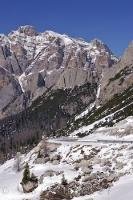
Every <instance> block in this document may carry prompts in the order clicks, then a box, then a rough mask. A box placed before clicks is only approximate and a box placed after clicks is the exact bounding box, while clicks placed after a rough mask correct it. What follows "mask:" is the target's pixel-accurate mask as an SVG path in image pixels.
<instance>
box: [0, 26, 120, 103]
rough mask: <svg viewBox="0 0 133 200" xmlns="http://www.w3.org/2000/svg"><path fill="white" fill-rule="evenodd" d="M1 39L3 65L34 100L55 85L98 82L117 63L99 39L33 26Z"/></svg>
mask: <svg viewBox="0 0 133 200" xmlns="http://www.w3.org/2000/svg"><path fill="white" fill-rule="evenodd" d="M0 42H1V43H0V44H1V45H0V65H1V66H2V67H3V68H5V69H6V70H7V71H8V72H9V73H10V74H11V75H12V76H14V78H15V80H17V82H18V84H19V85H20V87H21V90H22V93H24V94H25V93H27V92H28V93H30V94H31V97H30V98H31V100H34V99H36V98H37V97H38V96H40V95H42V94H43V93H44V92H45V91H47V89H48V88H51V87H52V88H54V89H55V88H56V89H57V88H74V87H75V86H81V85H83V84H85V83H87V82H90V83H95V84H97V85H98V84H99V80H100V78H101V74H102V71H103V69H104V70H106V69H108V68H109V67H111V66H112V65H113V64H114V63H116V62H117V59H116V57H115V56H114V54H113V53H112V52H111V50H110V49H109V48H108V47H107V46H106V45H105V44H104V43H103V42H102V41H100V40H98V39H95V40H92V41H90V42H87V41H85V40H81V39H75V38H72V37H69V36H68V35H66V34H59V33H56V32H53V31H45V32H43V33H38V32H37V31H36V29H35V28H34V27H33V26H30V25H26V26H20V27H19V28H18V29H17V30H16V31H13V32H11V33H10V34H9V35H8V36H5V35H4V36H3V35H1V37H0ZM40 82H41V84H40ZM42 83H43V84H42ZM5 87H6V86H4V85H3V88H2V89H3V91H4V90H5ZM3 91H2V92H3ZM0 94H1V91H0ZM7 95H8V94H6V96H7ZM5 98H6V97H5ZM16 98H18V96H17V97H16ZM21 99H23V98H22V97H21ZM16 101H17V103H18V102H19V101H18V100H17V99H16ZM14 102H15V100H14ZM15 103H16V102H15ZM19 103H20V102H19Z"/></svg>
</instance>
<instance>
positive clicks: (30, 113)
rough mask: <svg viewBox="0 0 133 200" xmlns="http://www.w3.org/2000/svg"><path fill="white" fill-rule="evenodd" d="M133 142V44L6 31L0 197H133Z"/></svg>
mask: <svg viewBox="0 0 133 200" xmlns="http://www.w3.org/2000/svg"><path fill="white" fill-rule="evenodd" d="M42 136H43V137H42ZM46 137H47V139H46ZM132 143H133V43H131V44H130V45H129V47H128V48H127V49H126V50H125V52H124V54H123V56H122V57H121V58H120V59H118V58H117V57H116V56H115V55H114V54H113V53H112V52H111V50H110V49H109V48H108V47H107V45H105V44H104V43H103V42H101V41H100V40H97V39H95V40H92V41H90V42H87V41H84V40H82V39H74V38H71V37H69V36H67V35H65V34H63V35H61V34H58V33H55V32H52V31H45V32H44V33H38V32H37V31H36V30H35V28H34V27H32V26H29V25H28V26H21V27H19V28H18V30H16V31H12V32H11V33H9V34H8V35H3V34H0V163H1V165H0V199H5V200H24V199H28V200H63V199H68V200H70V199H73V200H81V199H82V200H83V199H84V200H100V199H102V200H103V199H105V200H107V199H110V200H116V199H117V200H125V199H128V200H132V192H131V188H130V186H129V184H130V183H132V182H133V181H132V176H133V175H132V174H133V162H132V154H133V145H132ZM18 152H19V153H18ZM5 161H6V162H5ZM3 162H4V164H3ZM32 173H33V174H32ZM123 187H125V188H126V190H127V191H128V192H129V193H130V195H129V193H122V195H121V194H120V193H121V192H122V190H123ZM99 191H101V192H100V193H99ZM119 191H120V193H119Z"/></svg>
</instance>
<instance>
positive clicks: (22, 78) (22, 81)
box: [18, 72, 26, 92]
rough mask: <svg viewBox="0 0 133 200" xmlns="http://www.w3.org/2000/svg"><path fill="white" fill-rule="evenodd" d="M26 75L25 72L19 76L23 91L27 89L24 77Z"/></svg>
mask: <svg viewBox="0 0 133 200" xmlns="http://www.w3.org/2000/svg"><path fill="white" fill-rule="evenodd" d="M25 77H26V75H25V72H24V73H23V74H21V75H20V76H19V77H18V81H19V84H20V86H21V89H22V92H25V89H24V78H25Z"/></svg>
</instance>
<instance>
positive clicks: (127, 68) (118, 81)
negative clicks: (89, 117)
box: [98, 42, 133, 104]
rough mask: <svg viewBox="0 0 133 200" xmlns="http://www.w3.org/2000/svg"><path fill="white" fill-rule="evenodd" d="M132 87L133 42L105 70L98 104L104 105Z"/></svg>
mask: <svg viewBox="0 0 133 200" xmlns="http://www.w3.org/2000/svg"><path fill="white" fill-rule="evenodd" d="M130 86H133V42H131V44H129V46H128V48H127V49H126V50H125V52H124V54H123V56H122V57H121V60H120V61H119V62H118V63H117V64H115V65H114V66H113V67H112V68H111V69H108V70H106V72H105V73H104V75H103V77H102V79H101V91H100V95H99V99H98V101H99V103H100V104H104V103H105V102H106V101H107V100H109V99H111V98H112V97H113V96H114V95H115V94H119V93H121V92H123V91H124V90H126V89H127V88H129V87H130Z"/></svg>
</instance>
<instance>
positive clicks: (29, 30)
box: [12, 25, 38, 37]
mask: <svg viewBox="0 0 133 200" xmlns="http://www.w3.org/2000/svg"><path fill="white" fill-rule="evenodd" d="M16 32H18V33H20V34H22V33H23V34H25V35H27V36H31V37H32V36H37V35H38V32H37V30H36V28H35V27H34V26H30V25H25V26H20V27H18V29H17V30H16V31H13V32H12V33H16Z"/></svg>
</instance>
